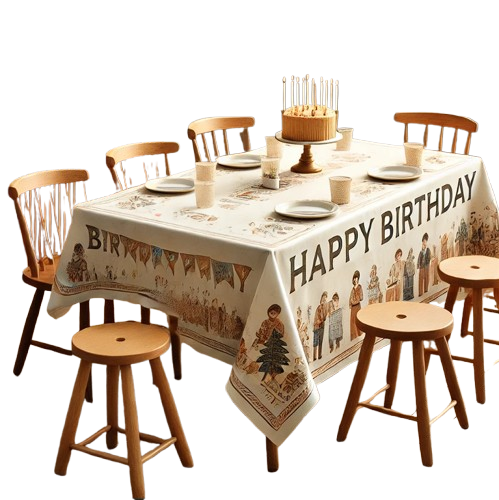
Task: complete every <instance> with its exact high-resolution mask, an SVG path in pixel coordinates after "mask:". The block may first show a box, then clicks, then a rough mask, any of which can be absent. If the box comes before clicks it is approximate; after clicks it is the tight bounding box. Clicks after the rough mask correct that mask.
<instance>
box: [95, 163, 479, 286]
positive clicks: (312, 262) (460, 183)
mask: <svg viewBox="0 0 499 500" xmlns="http://www.w3.org/2000/svg"><path fill="white" fill-rule="evenodd" d="M475 177H476V171H474V172H473V173H471V174H465V175H464V176H462V177H460V178H459V179H458V180H457V181H456V183H455V184H454V185H451V184H449V183H446V184H443V185H442V186H440V187H437V188H436V189H434V190H433V191H430V192H427V193H425V194H421V195H419V196H417V197H415V198H414V199H413V200H410V201H406V202H405V203H402V204H401V205H398V206H396V207H394V208H393V209H391V210H386V211H385V212H383V213H382V214H381V216H380V220H379V222H378V224H379V228H380V233H379V236H380V243H381V245H385V244H386V243H388V242H389V241H391V240H392V239H394V238H395V239H396V238H398V237H399V236H401V235H403V234H406V233H407V232H409V231H412V230H413V229H414V228H416V227H419V226H421V224H423V223H425V222H429V221H430V220H432V219H435V218H437V217H439V216H440V215H442V214H445V213H446V212H448V211H449V210H450V209H451V208H455V207H456V206H457V205H458V204H459V203H461V204H463V203H466V202H467V201H470V200H471V195H472V190H473V184H474V182H475ZM374 221H375V218H374V217H373V218H371V219H370V220H369V222H368V223H364V222H362V223H361V224H359V225H358V226H352V227H350V228H348V229H346V230H345V232H344V233H343V234H334V235H333V236H331V237H330V238H329V239H328V240H327V247H326V248H327V250H326V248H323V245H321V244H320V243H319V244H318V245H317V246H316V248H315V252H313V254H312V253H310V254H308V253H307V250H304V251H303V252H301V254H300V255H294V256H292V257H291V258H290V259H289V263H290V293H293V292H294V291H295V290H296V286H297V283H299V285H298V286H304V285H306V284H307V283H308V282H309V281H313V279H314V277H315V276H316V274H317V273H320V276H323V275H325V274H326V273H328V272H331V271H333V270H334V268H335V265H336V264H337V263H338V261H340V262H345V263H347V262H350V261H351V260H352V255H353V253H354V252H356V251H357V252H358V251H361V249H362V251H363V253H364V254H366V253H367V252H369V251H370V243H371V237H372V236H371V233H372V228H373V223H374ZM376 228H378V226H376ZM93 229H96V228H93ZM97 231H98V230H97ZM376 231H378V229H376ZM89 237H90V241H93V240H97V241H98V233H97V235H95V233H94V232H91V231H90V228H89ZM92 238H93V239H92ZM362 243H363V245H362ZM89 248H90V247H89ZM97 248H98V247H97ZM328 255H329V265H328V266H327V265H326V262H327V257H328ZM324 257H326V260H325V259H324Z"/></svg>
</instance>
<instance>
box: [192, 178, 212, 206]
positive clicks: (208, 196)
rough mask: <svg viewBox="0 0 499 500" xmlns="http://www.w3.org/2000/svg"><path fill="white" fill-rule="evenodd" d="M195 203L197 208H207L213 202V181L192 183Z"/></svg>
mask: <svg viewBox="0 0 499 500" xmlns="http://www.w3.org/2000/svg"><path fill="white" fill-rule="evenodd" d="M194 191H195V193H196V205H197V207H198V208H209V207H212V206H213V205H214V204H215V183H214V182H210V181H198V180H196V182H195V183H194Z"/></svg>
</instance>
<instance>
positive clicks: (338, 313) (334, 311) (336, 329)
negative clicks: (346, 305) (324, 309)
mask: <svg viewBox="0 0 499 500" xmlns="http://www.w3.org/2000/svg"><path fill="white" fill-rule="evenodd" d="M328 315H329V352H330V353H331V352H333V351H334V348H335V347H336V348H337V349H339V348H340V342H341V341H342V340H343V309H342V308H341V307H340V297H339V295H338V294H337V293H336V292H335V293H334V294H333V298H332V299H331V302H330V303H329V313H328Z"/></svg>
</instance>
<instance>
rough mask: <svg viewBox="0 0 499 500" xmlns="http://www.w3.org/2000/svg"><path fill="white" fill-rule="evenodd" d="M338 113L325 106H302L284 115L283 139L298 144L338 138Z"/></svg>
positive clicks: (287, 111)
mask: <svg viewBox="0 0 499 500" xmlns="http://www.w3.org/2000/svg"><path fill="white" fill-rule="evenodd" d="M336 118H337V112H336V111H335V110H333V109H331V108H328V107H327V106H324V105H308V104H305V105H300V106H292V107H290V108H287V109H285V110H284V111H283V113H282V138H283V139H288V140H290V141H298V142H307V141H310V142H317V141H327V140H328V139H332V138H333V137H336V126H337V124H336Z"/></svg>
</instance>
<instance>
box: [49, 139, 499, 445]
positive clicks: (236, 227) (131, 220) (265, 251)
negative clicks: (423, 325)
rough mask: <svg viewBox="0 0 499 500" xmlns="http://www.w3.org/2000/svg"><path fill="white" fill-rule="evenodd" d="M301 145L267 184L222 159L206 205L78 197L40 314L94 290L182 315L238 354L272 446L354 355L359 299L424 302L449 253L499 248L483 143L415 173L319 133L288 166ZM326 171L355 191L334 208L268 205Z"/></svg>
mask: <svg viewBox="0 0 499 500" xmlns="http://www.w3.org/2000/svg"><path fill="white" fill-rule="evenodd" d="M301 152H302V148H301V147H299V146H294V145H284V147H283V159H282V162H281V188H280V189H279V190H276V191H273V190H268V189H265V188H263V187H262V186H261V179H260V175H261V173H260V169H259V168H256V169H235V168H232V169H231V168H220V167H219V168H217V176H216V203H215V206H214V207H212V208H209V209H202V210H201V209H197V208H196V205H195V196H194V193H193V192H191V193H187V194H182V195H166V194H156V193H153V192H150V191H148V190H147V189H145V188H144V187H143V186H142V187H138V188H132V189H129V190H126V191H122V192H119V193H116V194H113V195H110V196H107V197H105V198H101V199H97V200H93V201H90V202H86V203H82V204H80V205H78V206H77V207H76V208H75V210H74V215H73V222H72V225H71V228H70V230H69V234H68V237H67V239H66V243H65V247H64V250H63V253H62V256H61V260H60V265H59V268H58V271H57V276H56V281H55V285H54V288H53V292H52V294H51V298H50V302H49V306H48V311H49V313H50V314H51V315H52V316H53V317H59V316H61V315H63V314H64V313H65V312H67V310H68V309H69V308H70V307H71V306H72V305H73V304H75V303H78V302H82V301H85V300H88V299H91V298H94V297H101V298H105V299H117V300H125V301H129V302H133V303H137V304H141V305H143V306H145V307H149V308H154V309H159V310H161V311H164V312H165V313H167V314H168V315H172V316H176V317H178V318H179V326H178V333H179V334H180V336H181V339H182V341H183V342H185V343H187V344H189V345H191V346H192V347H193V348H195V349H196V350H198V351H199V352H202V353H204V354H207V355H209V356H213V357H215V358H218V359H220V360H223V361H226V362H228V363H230V364H231V365H232V371H231V374H230V378H229V380H228V383H227V391H228V393H229V395H230V397H231V398H232V400H233V402H234V403H235V404H236V405H237V406H238V407H239V408H240V410H241V411H242V412H243V413H244V414H245V415H246V416H247V417H248V418H249V419H250V420H251V421H252V422H253V423H254V424H255V425H256V426H257V427H258V428H259V429H260V430H261V431H262V432H263V433H264V434H265V435H266V436H267V438H268V439H269V440H270V441H271V442H272V443H274V445H275V446H279V445H280V444H281V443H282V442H283V441H284V440H285V439H286V438H287V437H288V436H289V434H290V433H291V432H292V431H293V429H294V428H295V427H296V426H297V425H298V423H299V422H300V421H301V420H302V419H303V417H304V416H305V415H306V414H307V412H308V411H310V410H311V408H312V407H313V406H314V405H315V404H316V403H317V402H318V400H319V393H318V390H317V384H318V383H319V382H322V381H323V380H325V379H327V378H328V377H330V376H332V375H333V374H335V373H337V372H338V371H339V370H340V369H342V368H343V367H345V366H346V365H347V364H349V363H351V362H352V361H354V360H356V359H357V355H358V351H359V349H360V345H361V342H362V334H361V333H360V332H359V331H358V330H357V328H356V327H355V324H354V317H355V314H356V312H357V311H358V310H359V309H360V308H361V307H365V306H366V305H367V304H370V303H373V302H381V301H387V300H416V301H431V300H432V299H434V298H436V297H437V296H439V295H441V294H442V293H444V292H445V289H446V287H447V285H446V284H445V283H443V282H441V281H440V280H439V277H438V274H437V265H438V262H439V261H441V260H442V259H445V258H447V257H450V256H454V255H464V254H473V253H481V254H486V255H491V256H496V257H499V222H498V212H497V206H496V202H495V199H494V195H493V192H492V190H491V188H490V185H489V181H488V178H487V175H486V172H485V168H484V166H483V164H482V161H481V159H480V158H478V157H472V156H464V155H457V154H449V153H441V152H436V151H429V150H426V151H425V152H424V164H423V169H424V172H423V175H422V176H421V177H420V178H418V179H416V180H413V181H410V182H390V181H380V180H376V179H373V178H370V177H368V176H367V171H368V169H369V168H372V167H377V166H388V165H401V164H403V163H404V150H403V146H391V145H385V144H377V143H372V142H366V141H358V140H356V141H354V142H353V144H352V148H351V151H345V152H339V151H338V152H337V151H335V146H334V145H320V146H313V147H312V152H313V155H314V159H315V161H316V164H317V165H319V166H320V167H322V171H321V172H319V173H317V174H307V175H305V174H295V173H292V172H290V170H289V168H290V166H291V165H292V164H294V163H296V162H297V160H298V158H299V156H300V154H301ZM193 175H194V174H193V172H192V171H189V172H184V173H182V174H181V176H184V177H192V176H193ZM332 175H348V176H351V177H352V179H353V182H352V193H351V201H350V203H349V204H348V205H342V206H341V207H340V210H339V211H338V213H337V214H336V215H334V216H332V217H328V218H324V219H313V220H312V219H291V218H287V217H284V216H280V215H278V214H277V213H276V212H275V211H274V207H275V205H276V204H278V203H281V202H286V201H293V200H298V199H313V200H317V199H323V200H329V181H328V177H330V176H332ZM193 369H195V368H193Z"/></svg>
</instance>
